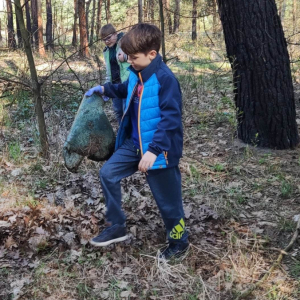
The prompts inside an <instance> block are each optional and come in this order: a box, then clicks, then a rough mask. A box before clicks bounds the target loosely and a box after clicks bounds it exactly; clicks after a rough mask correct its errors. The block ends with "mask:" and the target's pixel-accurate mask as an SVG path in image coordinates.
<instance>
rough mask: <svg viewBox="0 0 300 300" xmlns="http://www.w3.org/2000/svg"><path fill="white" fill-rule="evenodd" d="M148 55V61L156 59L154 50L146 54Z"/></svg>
mask: <svg viewBox="0 0 300 300" xmlns="http://www.w3.org/2000/svg"><path fill="white" fill-rule="evenodd" d="M148 55H149V58H150V60H153V59H154V58H155V57H156V55H157V52H156V51H155V50H151V51H150V52H148Z"/></svg>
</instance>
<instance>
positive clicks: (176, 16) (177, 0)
mask: <svg viewBox="0 0 300 300" xmlns="http://www.w3.org/2000/svg"><path fill="white" fill-rule="evenodd" d="M179 20H180V0H175V10H174V28H173V33H176V32H178V30H179Z"/></svg>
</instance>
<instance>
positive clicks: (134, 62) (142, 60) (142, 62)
mask: <svg viewBox="0 0 300 300" xmlns="http://www.w3.org/2000/svg"><path fill="white" fill-rule="evenodd" d="M156 55H157V52H156V51H155V50H151V51H150V52H148V54H144V53H142V52H138V53H135V54H130V55H128V59H127V62H129V63H130V64H131V66H132V67H133V68H134V69H135V70H136V71H141V70H143V69H145V68H146V67H147V66H149V65H150V63H151V61H152V60H153V59H154V58H155V57H156Z"/></svg>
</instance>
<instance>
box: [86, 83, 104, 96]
mask: <svg viewBox="0 0 300 300" xmlns="http://www.w3.org/2000/svg"><path fill="white" fill-rule="evenodd" d="M94 93H99V94H101V95H102V94H103V87H102V86H101V85H97V86H95V87H93V88H91V89H89V90H88V91H87V92H86V93H85V94H84V95H85V96H87V97H90V96H92V95H93V94H94Z"/></svg>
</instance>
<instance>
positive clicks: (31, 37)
mask: <svg viewBox="0 0 300 300" xmlns="http://www.w3.org/2000/svg"><path fill="white" fill-rule="evenodd" d="M25 9H26V28H27V31H28V33H29V35H30V43H31V45H32V46H33V35H32V28H31V17H30V7H29V2H28V1H26V2H25Z"/></svg>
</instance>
